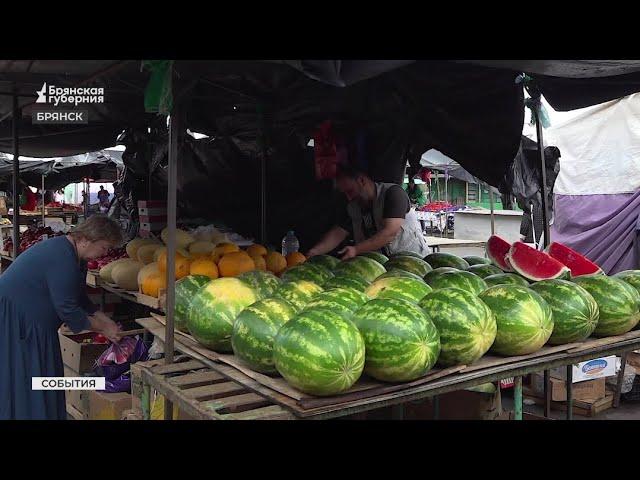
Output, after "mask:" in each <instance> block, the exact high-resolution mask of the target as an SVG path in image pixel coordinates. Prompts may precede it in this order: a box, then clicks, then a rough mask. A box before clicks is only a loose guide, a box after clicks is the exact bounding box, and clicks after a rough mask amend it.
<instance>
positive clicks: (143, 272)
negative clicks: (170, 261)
mask: <svg viewBox="0 0 640 480" xmlns="http://www.w3.org/2000/svg"><path fill="white" fill-rule="evenodd" d="M154 273H160V269H159V268H158V262H153V263H150V264H148V265H145V266H144V267H142V268H141V269H140V271H139V272H138V285H140V286H141V285H142V282H143V281H144V279H145V278H146V277H148V276H149V275H152V274H154Z"/></svg>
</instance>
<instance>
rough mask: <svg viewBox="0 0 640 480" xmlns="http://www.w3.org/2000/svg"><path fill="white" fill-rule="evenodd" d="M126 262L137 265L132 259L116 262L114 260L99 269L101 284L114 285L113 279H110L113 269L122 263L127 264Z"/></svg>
mask: <svg viewBox="0 0 640 480" xmlns="http://www.w3.org/2000/svg"><path fill="white" fill-rule="evenodd" d="M127 262H134V263H137V262H136V260H134V259H132V258H119V259H118V260H114V261H113V262H111V263H109V264H107V265H105V266H104V267H102V268H101V269H100V279H101V280H102V281H103V282H107V283H114V281H113V277H112V273H113V269H114V268H115V267H116V266H117V265H120V264H122V263H127Z"/></svg>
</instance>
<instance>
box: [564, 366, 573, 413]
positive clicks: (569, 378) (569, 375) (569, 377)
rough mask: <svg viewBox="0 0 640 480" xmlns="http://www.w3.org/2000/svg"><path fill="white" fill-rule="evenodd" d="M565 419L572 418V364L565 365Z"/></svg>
mask: <svg viewBox="0 0 640 480" xmlns="http://www.w3.org/2000/svg"><path fill="white" fill-rule="evenodd" d="M566 388H567V420H573V365H567V383H566Z"/></svg>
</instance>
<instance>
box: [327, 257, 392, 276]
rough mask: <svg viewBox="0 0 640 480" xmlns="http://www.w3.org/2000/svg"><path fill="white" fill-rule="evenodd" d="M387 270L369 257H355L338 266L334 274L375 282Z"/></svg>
mask: <svg viewBox="0 0 640 480" xmlns="http://www.w3.org/2000/svg"><path fill="white" fill-rule="evenodd" d="M386 271H387V269H386V268H385V267H384V266H382V265H380V264H379V263H378V262H376V261H375V260H373V259H371V258H368V257H361V256H358V257H354V258H350V259H349V260H345V261H344V262H342V263H340V265H338V266H337V267H336V268H335V269H334V271H333V273H334V274H335V275H340V274H343V273H345V274H349V275H355V276H356V277H360V278H363V279H365V280H366V281H368V282H373V281H374V280H375V279H376V278H378V277H379V276H380V275H382V274H383V273H384V272H386Z"/></svg>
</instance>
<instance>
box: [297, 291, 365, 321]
mask: <svg viewBox="0 0 640 480" xmlns="http://www.w3.org/2000/svg"><path fill="white" fill-rule="evenodd" d="M368 301H369V297H367V295H365V294H364V293H363V292H360V291H358V290H355V289H353V288H332V289H331V290H325V291H324V292H321V293H318V294H317V295H316V296H314V297H313V299H312V300H311V301H310V302H309V303H308V304H307V306H306V307H305V310H307V309H309V308H328V309H330V310H331V311H333V312H336V313H339V314H340V315H342V316H347V317H348V316H350V315H351V314H352V313H353V312H354V311H355V310H357V309H358V308H360V307H361V306H362V305H364V304H365V303H367V302H368Z"/></svg>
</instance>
